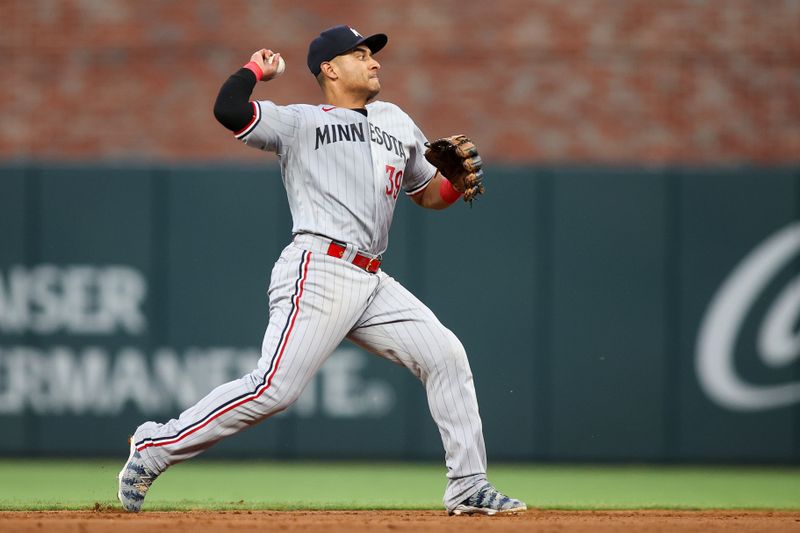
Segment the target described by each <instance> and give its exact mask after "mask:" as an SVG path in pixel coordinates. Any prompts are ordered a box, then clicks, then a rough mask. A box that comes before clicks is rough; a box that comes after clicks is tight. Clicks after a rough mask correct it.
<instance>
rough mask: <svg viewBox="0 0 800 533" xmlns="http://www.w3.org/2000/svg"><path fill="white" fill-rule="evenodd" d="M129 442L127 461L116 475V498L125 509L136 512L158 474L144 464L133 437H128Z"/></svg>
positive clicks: (140, 507)
mask: <svg viewBox="0 0 800 533" xmlns="http://www.w3.org/2000/svg"><path fill="white" fill-rule="evenodd" d="M130 444H131V453H130V455H128V461H127V462H126V463H125V466H123V467H122V470H121V471H120V473H119V476H117V478H118V479H119V490H118V491H117V498H119V501H120V503H122V507H123V508H124V509H125V510H126V511H128V512H131V513H138V512H139V511H141V509H142V504H143V503H144V497H145V495H146V494H147V491H148V489H150V485H152V484H153V481H155V480H156V478H157V477H158V474H156V473H154V472H153V471H151V470H150V469H149V468H147V467H146V466H144V461H143V459H142V456H141V454H139V452H138V450H136V446H135V445H134V444H133V439H130Z"/></svg>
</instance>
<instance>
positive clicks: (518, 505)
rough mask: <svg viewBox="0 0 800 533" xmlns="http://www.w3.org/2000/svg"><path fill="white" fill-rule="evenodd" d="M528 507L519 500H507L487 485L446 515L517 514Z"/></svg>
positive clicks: (489, 484) (490, 485)
mask: <svg viewBox="0 0 800 533" xmlns="http://www.w3.org/2000/svg"><path fill="white" fill-rule="evenodd" d="M527 510H528V506H527V505H525V504H524V503H523V502H521V501H519V500H515V499H514V498H509V497H508V496H506V495H505V494H503V493H502V492H499V491H498V490H497V489H496V488H494V487H493V486H492V484H491V483H487V484H486V485H484V486H483V487H481V488H480V489H478V492H476V493H475V494H473V495H472V496H470V497H469V498H467V499H466V500H464V501H463V502H461V503H459V504H458V505H456V506H455V507H454V508H453V509H450V510H449V511H448V514H450V515H451V516H452V515H456V516H458V515H462V514H484V515H489V516H491V515H496V514H507V513H519V512H521V511H527Z"/></svg>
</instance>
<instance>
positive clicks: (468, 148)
mask: <svg viewBox="0 0 800 533" xmlns="http://www.w3.org/2000/svg"><path fill="white" fill-rule="evenodd" d="M425 146H426V147H427V148H428V149H427V150H426V151H425V159H427V160H428V162H429V163H430V164H432V165H433V166H435V167H436V168H437V169H439V172H440V173H441V174H442V176H444V177H445V178H447V179H448V180H449V181H450V183H452V184H453V188H454V189H455V190H457V191H458V192H461V193H464V201H465V202H469V203H470V204H472V200H474V199H475V198H476V197H477V196H478V195H480V194H483V193H484V190H485V189H484V188H483V183H482V180H483V170H481V166H482V165H483V161H481V156H479V155H478V148H477V147H476V146H475V144H474V143H473V142H472V141H470V140H469V139H468V138H467V137H466V136H464V135H453V136H452V137H443V138H441V139H436V140H435V141H433V142H429V143H425Z"/></svg>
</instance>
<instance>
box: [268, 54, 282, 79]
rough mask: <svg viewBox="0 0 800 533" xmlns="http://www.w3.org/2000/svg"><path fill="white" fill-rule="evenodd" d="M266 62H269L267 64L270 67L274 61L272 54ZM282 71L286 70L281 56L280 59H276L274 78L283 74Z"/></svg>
mask: <svg viewBox="0 0 800 533" xmlns="http://www.w3.org/2000/svg"><path fill="white" fill-rule="evenodd" d="M267 61H268V62H269V64H270V65H271V64H272V62H273V61H275V54H272V55H271V56H269V58H268V59H267ZM284 70H286V61H284V60H283V56H281V57H280V58H279V59H278V68H277V69H276V70H275V77H276V78H277V77H278V76H280V75H281V74H283V71H284Z"/></svg>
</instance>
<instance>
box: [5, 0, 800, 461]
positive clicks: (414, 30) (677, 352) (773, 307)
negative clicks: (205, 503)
mask: <svg viewBox="0 0 800 533" xmlns="http://www.w3.org/2000/svg"><path fill="white" fill-rule="evenodd" d="M468 6H469V9H464V3H457V2H450V1H445V2H421V1H410V2H402V3H393V4H388V3H381V4H376V5H374V6H366V5H364V4H363V3H359V2H302V3H299V2H298V3H292V2H244V1H234V2H223V1H221V0H219V1H185V2H155V1H151V2H124V1H99V0H98V1H77V0H75V1H63V2H55V1H43V0H38V1H25V2H23V1H16V0H5V1H2V2H0V21H1V22H0V23H1V24H2V31H1V32H0V52H2V53H0V64H2V67H3V77H2V81H0V117H2V120H0V158H2V163H0V230H2V231H0V243H1V245H0V423H2V427H3V438H2V439H0V453H2V454H3V455H6V456H15V457H17V456H28V455H30V456H119V455H121V454H124V448H125V445H124V440H125V438H126V437H127V435H128V434H129V433H130V431H131V430H132V428H133V427H134V426H135V425H136V424H137V423H139V422H140V421H142V420H144V419H164V418H168V417H171V416H174V415H175V414H177V413H178V412H179V410H180V409H181V408H182V407H185V406H186V405H190V404H191V403H192V402H193V401H194V400H195V399H197V398H199V397H200V396H202V395H203V394H204V393H205V392H206V391H207V390H209V389H210V388H211V387H213V386H214V385H215V384H217V383H220V382H222V381H224V380H226V379H230V378H232V377H235V376H237V375H240V374H241V373H243V372H244V371H246V369H247V367H248V366H249V365H251V364H252V362H253V359H254V358H255V357H257V353H258V346H259V344H260V339H261V335H262V333H263V329H264V325H265V321H266V316H267V313H266V297H265V292H266V284H267V280H268V275H269V270H270V268H271V265H272V261H273V259H274V257H276V256H277V254H278V251H279V250H280V249H281V247H282V246H283V245H284V244H285V243H286V242H287V239H288V230H289V225H290V221H289V218H288V207H287V205H286V201H285V197H284V195H283V193H282V189H281V186H280V182H279V178H278V170H277V164H276V161H275V159H274V158H273V157H271V156H266V157H265V156H264V155H263V154H261V153H259V152H257V151H255V150H252V149H248V148H247V147H245V146H243V145H241V144H239V143H237V142H235V141H233V140H232V139H231V137H230V135H229V134H228V133H227V132H226V131H225V130H224V129H223V128H221V127H220V126H219V125H218V124H216V123H215V121H214V120H213V117H212V114H211V107H212V105H213V100H214V98H215V95H216V92H217V90H218V88H219V86H220V84H221V83H222V82H223V81H224V79H225V78H226V77H227V76H228V75H229V74H230V73H231V72H232V71H234V70H235V69H236V68H237V67H238V66H239V65H241V64H243V63H244V62H245V61H246V60H247V58H248V57H249V55H250V54H251V53H252V51H253V50H255V49H258V48H260V47H262V46H267V47H270V48H273V49H275V50H279V51H281V52H282V53H283V54H284V55H285V57H286V59H287V63H288V69H287V72H286V74H285V75H284V76H283V77H282V78H281V79H279V80H277V81H275V82H274V83H269V84H262V85H260V86H259V87H258V88H257V90H256V92H255V95H256V97H258V98H269V99H273V100H274V101H276V102H278V103H292V102H297V101H303V102H310V103H315V102H319V95H318V92H317V91H318V89H317V87H316V84H315V83H314V81H313V80H312V78H311V77H310V75H309V74H308V71H307V69H306V67H305V66H304V62H305V50H306V47H307V43H308V42H309V41H310V39H312V38H313V37H314V35H316V34H317V33H318V32H319V31H320V30H321V29H323V28H325V27H328V26H331V25H334V24H337V23H341V22H345V23H349V24H351V25H353V26H354V27H356V28H358V29H359V30H360V31H361V32H363V33H368V32H386V33H388V34H389V37H390V44H389V46H388V47H387V48H386V50H385V51H383V52H381V54H380V56H378V59H379V60H381V62H382V64H383V69H382V73H381V77H382V84H383V87H384V89H383V92H382V94H381V98H382V99H386V100H389V101H393V102H395V103H397V104H399V105H400V106H401V107H403V108H404V109H405V110H407V111H408V112H409V114H410V115H411V116H412V117H414V118H415V120H416V121H417V123H418V124H419V125H420V126H421V127H422V129H423V131H425V132H426V133H427V135H428V136H429V137H437V136H441V135H445V134H451V133H457V132H462V131H463V132H465V133H467V134H469V135H470V136H471V137H473V138H474V139H475V141H476V142H477V144H478V145H479V146H480V148H481V150H482V153H483V154H484V156H485V159H486V163H487V173H488V176H489V177H488V189H489V194H488V195H487V196H486V198H485V199H482V200H481V201H480V202H479V203H478V204H477V205H476V206H475V208H473V209H471V210H470V209H466V208H464V207H463V206H457V207H456V208H455V209H451V210H449V211H447V212H445V213H428V212H423V211H421V210H419V209H416V207H415V206H413V205H411V203H410V202H407V201H405V202H401V203H400V205H399V207H398V212H397V215H396V219H395V220H396V221H395V227H394V228H393V230H392V234H391V237H390V241H391V246H390V251H389V254H388V255H387V262H386V270H387V271H388V272H390V273H391V274H393V275H395V277H397V278H398V279H400V280H401V281H402V282H404V283H405V284H406V285H407V286H409V288H411V289H412V290H413V291H414V292H415V293H416V294H417V295H419V296H420V297H421V299H422V300H423V301H425V302H426V303H428V305H429V306H430V307H431V308H432V309H434V310H435V311H436V312H437V314H438V315H439V316H440V318H441V319H442V321H443V322H444V323H445V324H446V325H448V326H450V327H451V328H452V329H454V331H455V332H456V333H457V334H458V335H459V337H460V338H461V339H462V340H463V341H464V344H465V346H466V347H467V349H468V352H469V354H470V358H471V362H472V366H473V370H474V372H475V376H476V386H477V389H478V394H479V400H480V404H481V410H482V413H483V416H484V422H485V432H486V438H487V444H488V448H489V455H490V459H491V460H517V461H519V460H522V461H529V460H533V461H593V462H594V461H613V462H630V461H635V462H686V461H689V462H696V461H710V462H720V461H722V462H726V463H731V462H734V463H781V464H787V463H795V464H796V463H798V462H799V461H800V361H798V355H799V354H800V349H799V348H798V344H799V343H798V334H797V328H798V323H797V322H798V314H799V313H800V298H799V297H798V290H797V278H796V276H797V274H798V267H800V264H799V263H798V259H797V256H798V254H797V250H798V249H800V244H798V241H800V238H798V236H797V235H798V226H797V222H798V219H800V189H799V188H798V187H800V181H799V180H800V36H798V33H797V31H796V29H797V27H799V26H800V3H799V2H796V1H788V0H787V1H769V0H768V1H764V2H756V1H755V0H750V1H744V0H732V1H729V2H699V1H685V2H678V1H669V2H659V3H653V2H646V1H624V2H609V1H599V0H598V1H578V2H568V3H564V2H555V1H552V2H550V1H536V2H522V1H503V2H494V3H477V2H476V3H469V4H468ZM454 13H458V14H457V15H455V14H454ZM467 28H470V29H469V30H467ZM768 259H771V262H770V263H769V264H766V262H767V260H768ZM461 265H470V266H468V267H465V266H461ZM745 267H751V268H750V269H749V270H748V269H747V268H745ZM744 270H747V271H748V272H750V273H751V274H752V275H751V276H750V277H741V276H739V277H737V276H734V273H737V272H742V271H744ZM473 271H477V272H479V273H480V277H479V279H478V280H475V279H474V276H473V275H472V274H471V272H473ZM759 275H760V277H759ZM715 302H723V303H726V304H730V305H722V306H721V307H719V309H721V310H722V311H720V312H714V311H715V309H717V307H715V306H714V303H715ZM733 304H736V305H735V306H734V305H733ZM737 312H740V313H741V317H742V318H741V320H739V319H737ZM702 339H706V340H707V344H703V343H702V342H701V340H702ZM704 365H706V366H704ZM703 368H705V369H706V370H705V373H703V372H701V369H703ZM121 449H122V450H123V451H122V452H121V451H120V450H121ZM441 455H442V450H441V444H440V442H439V437H438V435H437V434H436V429H435V427H434V426H433V424H432V423H431V422H430V420H429V416H428V413H427V408H426V405H425V400H424V395H423V393H422V390H421V388H420V387H419V385H418V384H417V383H415V382H414V380H413V379H412V378H411V377H410V376H407V375H406V374H405V372H404V371H402V370H401V369H398V368H394V367H393V366H392V365H390V364H388V363H386V362H385V361H382V360H379V359H377V358H374V357H371V356H368V355H366V354H364V353H363V352H360V351H358V350H356V349H355V348H354V347H352V346H351V345H347V344H345V345H343V346H342V348H341V349H340V350H339V351H337V353H336V354H335V355H334V357H333V358H332V359H331V361H329V363H327V364H326V366H325V367H324V368H323V371H322V372H321V373H320V375H319V377H318V379H317V380H315V381H314V383H313V384H312V386H311V387H310V388H309V390H308V392H307V394H306V395H304V397H303V398H302V399H301V401H300V402H299V403H298V404H297V405H296V406H295V407H293V408H292V409H290V410H289V411H288V412H287V413H285V414H283V415H280V416H279V417H276V418H275V419H273V420H270V421H268V422H266V423H264V424H262V425H261V426H259V427H257V428H255V429H252V430H249V431H247V432H245V433H244V434H242V435H239V436H237V437H235V438H232V439H229V440H228V441H226V442H224V443H222V444H221V445H219V446H218V447H217V448H215V449H214V450H212V451H211V452H209V456H217V457H220V456H226V457H250V456H252V457H269V458H279V459H280V458H299V459H305V458H381V459H438V458H440V457H441Z"/></svg>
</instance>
